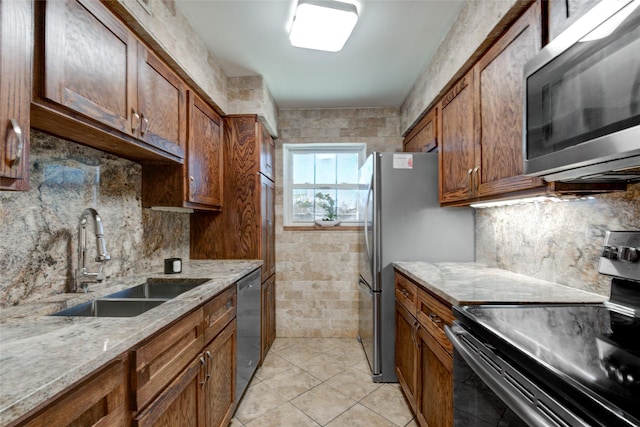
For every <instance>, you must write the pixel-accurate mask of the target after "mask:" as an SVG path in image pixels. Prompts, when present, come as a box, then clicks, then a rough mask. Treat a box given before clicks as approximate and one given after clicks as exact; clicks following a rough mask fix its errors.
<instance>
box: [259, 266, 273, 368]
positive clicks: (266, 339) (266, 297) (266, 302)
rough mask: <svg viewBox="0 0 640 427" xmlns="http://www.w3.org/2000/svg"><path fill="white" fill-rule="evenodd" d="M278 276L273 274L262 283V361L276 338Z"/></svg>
mask: <svg viewBox="0 0 640 427" xmlns="http://www.w3.org/2000/svg"><path fill="white" fill-rule="evenodd" d="M275 287H276V276H275V275H272V276H271V277H269V278H268V279H267V280H265V281H264V282H263V283H262V291H261V307H260V310H261V312H262V315H261V323H262V325H261V329H260V335H261V337H260V343H261V345H260V348H261V355H260V363H262V362H263V361H264V358H265V357H266V356H267V353H268V352H269V349H270V348H271V345H272V344H273V341H274V340H275V339H276V297H275Z"/></svg>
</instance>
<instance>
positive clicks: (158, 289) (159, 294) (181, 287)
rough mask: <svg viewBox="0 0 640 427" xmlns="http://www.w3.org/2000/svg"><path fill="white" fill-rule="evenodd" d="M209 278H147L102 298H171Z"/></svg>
mask: <svg viewBox="0 0 640 427" xmlns="http://www.w3.org/2000/svg"><path fill="white" fill-rule="evenodd" d="M208 280H209V279H148V280H147V281H146V282H145V283H143V284H141V285H137V286H134V287H132V288H128V289H124V290H122V291H119V292H115V293H113V294H110V295H107V296H105V297H104V298H164V299H171V298H175V297H177V296H178V295H180V294H182V293H184V292H187V291H190V290H191V289H193V288H195V287H197V286H200V285H202V284H203V283H205V282H207V281H208Z"/></svg>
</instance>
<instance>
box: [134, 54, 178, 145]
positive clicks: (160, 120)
mask: <svg viewBox="0 0 640 427" xmlns="http://www.w3.org/2000/svg"><path fill="white" fill-rule="evenodd" d="M186 96H187V86H186V84H185V83H184V82H183V81H182V80H180V78H179V77H178V76H177V75H176V74H175V73H174V72H173V71H172V70H171V69H170V68H169V67H168V66H166V65H165V64H164V63H163V62H162V61H161V60H160V59H159V58H158V57H157V56H156V55H154V54H153V52H151V51H150V50H149V49H147V48H146V47H145V46H144V45H142V44H139V45H138V111H137V112H136V113H134V120H137V121H138V123H137V125H138V134H139V135H140V138H141V139H142V140H144V141H147V142H148V143H150V144H152V145H154V146H157V147H161V148H162V149H164V150H166V151H171V150H172V149H174V145H173V144H175V145H178V146H179V147H181V148H182V150H184V149H185V145H186V144H185V141H186V135H187V131H186V124H187V120H186V119H187V102H186ZM135 114H138V116H139V117H137V118H136V116H135ZM134 124H135V123H134ZM176 154H177V152H176Z"/></svg>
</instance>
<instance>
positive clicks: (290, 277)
mask: <svg viewBox="0 0 640 427" xmlns="http://www.w3.org/2000/svg"><path fill="white" fill-rule="evenodd" d="M278 123H279V133H280V138H279V139H277V140H276V163H277V164H276V172H277V174H276V200H275V202H276V269H277V276H276V280H277V282H276V288H277V291H276V327H277V336H279V337H341V338H354V337H355V336H356V335H357V330H358V253H359V252H358V251H359V241H358V233H357V232H356V231H322V230H321V231H289V230H287V231H285V230H284V229H283V227H282V212H283V210H282V144H284V143H314V142H365V143H367V151H368V152H372V151H400V150H401V148H402V138H401V137H399V135H400V132H399V125H400V117H399V111H398V109H396V108H362V109H360V108H354V109H316V110H281V111H280V114H279V116H278Z"/></svg>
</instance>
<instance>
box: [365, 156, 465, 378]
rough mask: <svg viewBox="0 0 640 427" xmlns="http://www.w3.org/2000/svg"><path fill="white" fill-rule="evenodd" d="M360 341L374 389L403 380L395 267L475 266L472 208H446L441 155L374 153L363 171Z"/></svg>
mask: <svg viewBox="0 0 640 427" xmlns="http://www.w3.org/2000/svg"><path fill="white" fill-rule="evenodd" d="M360 189H361V191H360V192H359V194H360V195H359V204H360V209H362V210H363V213H364V222H363V226H362V228H361V233H360V234H361V236H360V242H361V250H360V254H361V256H360V262H359V265H360V283H359V290H360V298H359V335H358V340H359V341H360V342H361V343H362V347H363V348H364V351H365V354H366V356H367V360H368V361H369V365H370V367H371V373H372V377H373V381H375V382H397V380H398V378H397V376H396V373H395V369H394V367H395V348H394V347H395V345H394V342H395V289H394V271H393V266H392V265H391V263H392V262H394V261H428V262H444V261H456V262H463V261H474V258H475V244H474V243H475V240H474V235H475V229H474V225H475V224H474V211H473V209H472V208H441V207H440V205H439V203H438V155H437V153H373V154H371V155H370V156H369V157H368V158H367V160H366V162H365V163H364V164H363V165H362V166H361V168H360Z"/></svg>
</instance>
